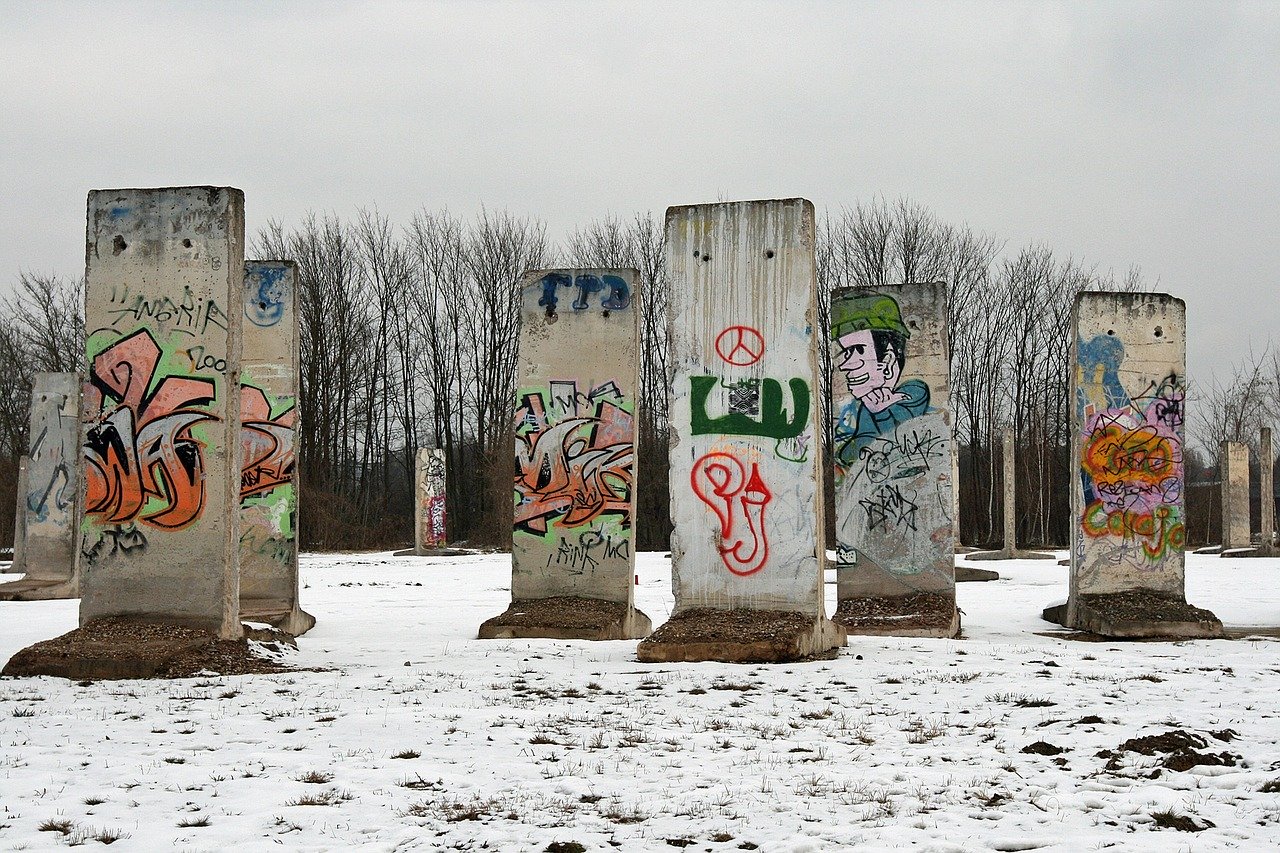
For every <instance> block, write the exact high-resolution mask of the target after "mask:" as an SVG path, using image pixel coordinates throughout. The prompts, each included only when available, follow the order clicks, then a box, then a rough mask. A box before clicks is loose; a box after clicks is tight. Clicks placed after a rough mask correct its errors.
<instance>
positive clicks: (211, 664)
mask: <svg viewBox="0 0 1280 853" xmlns="http://www.w3.org/2000/svg"><path fill="white" fill-rule="evenodd" d="M250 639H253V640H257V641H258V642H261V643H263V645H264V646H266V647H267V648H268V649H272V647H273V646H274V648H275V650H282V647H283V646H285V645H289V646H294V645H295V643H294V640H293V638H292V637H290V636H289V635H288V634H284V633H282V632H279V631H275V630H272V629H262V628H246V629H245V638H244V639H241V640H220V639H218V638H217V636H215V635H214V634H212V633H210V632H208V631H203V630H200V629H197V628H187V627H183V626H181V625H165V624H160V623H154V622H132V621H128V620H125V619H100V620H97V621H95V622H90V623H89V624H88V625H86V626H84V627H83V628H77V629H75V630H74V631H70V632H68V633H66V634H63V635H62V636H61V637H55V638H54V639H52V640H45V641H44V642H41V643H36V644H35V645H33V646H28V647H27V648H25V649H23V650H22V651H20V652H18V653H17V654H16V655H14V656H13V657H12V658H11V659H10V660H9V662H8V663H7V664H5V667H4V669H3V670H2V671H0V674H2V675H14V676H31V675H53V676H58V677H61V678H72V679H94V678H104V679H115V678H189V677H191V676H193V675H196V674H197V673H201V672H216V673H219V674H221V675H251V674H262V673H275V672H288V671H289V670H290V669H292V668H291V667H289V666H286V665H285V664H283V663H281V662H279V661H277V660H272V659H270V658H267V657H264V656H262V655H261V654H259V653H258V651H257V650H255V649H254V647H252V646H250V645H249V640H250Z"/></svg>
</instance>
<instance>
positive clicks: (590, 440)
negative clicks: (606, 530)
mask: <svg viewBox="0 0 1280 853" xmlns="http://www.w3.org/2000/svg"><path fill="white" fill-rule="evenodd" d="M550 385H551V386H552V387H554V388H556V389H557V392H556V393H557V394H558V395H559V396H558V397H557V396H554V395H553V397H552V399H553V401H555V400H557V399H559V400H562V401H566V403H568V402H571V403H572V405H571V406H570V405H563V406H555V405H553V407H552V409H551V410H548V409H547V406H546V400H545V397H544V395H543V393H542V392H541V391H533V392H528V393H525V394H523V396H522V397H521V402H520V406H519V407H518V408H517V410H516V460H515V461H516V466H515V526H516V529H517V530H523V531H525V532H528V533H534V534H538V535H544V534H546V533H547V532H548V530H549V525H550V523H552V522H554V524H555V525H556V527H577V526H579V525H583V524H589V523H591V522H594V521H596V520H597V519H600V518H602V517H604V516H612V517H615V518H617V519H618V520H619V521H620V522H621V524H622V526H623V527H624V528H625V527H630V526H631V489H632V482H633V476H632V465H633V462H634V457H635V454H634V448H633V445H632V435H633V433H632V416H631V413H630V412H628V411H627V410H626V409H624V408H623V406H622V401H621V399H620V397H621V393H620V392H619V391H618V386H617V384H616V383H613V382H607V383H604V384H602V385H598V386H596V387H595V388H593V389H592V390H591V391H590V392H589V393H587V394H585V397H580V395H579V392H578V391H577V386H576V383H573V382H567V383H564V382H556V383H550ZM570 386H571V387H572V390H569V388H570ZM610 398H612V399H610ZM583 399H585V401H586V402H587V403H589V404H590V406H589V407H587V406H580V403H579V401H580V400H583ZM584 411H585V414H584V413H583V412H584Z"/></svg>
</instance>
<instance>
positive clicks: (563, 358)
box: [479, 269, 651, 639]
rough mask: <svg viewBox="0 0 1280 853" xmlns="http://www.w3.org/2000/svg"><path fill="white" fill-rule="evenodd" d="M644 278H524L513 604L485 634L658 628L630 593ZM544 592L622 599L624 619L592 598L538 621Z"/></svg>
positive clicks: (545, 273)
mask: <svg viewBox="0 0 1280 853" xmlns="http://www.w3.org/2000/svg"><path fill="white" fill-rule="evenodd" d="M638 280H639V273H637V272H636V271H635V270H631V269H561V270H539V271H537V272H532V273H529V274H527V275H526V276H525V277H524V278H523V279H522V280H521V282H520V298H521V308H520V323H521V326H520V355H519V361H518V365H517V371H516V375H517V380H516V381H517V386H516V387H517V390H516V405H515V428H516V439H515V458H516V467H515V492H514V500H515V510H514V519H513V522H514V523H513V529H512V537H511V598H512V606H511V608H509V609H508V610H507V612H506V613H504V614H502V615H499V616H496V617H494V618H492V619H490V620H488V621H487V622H485V623H484V624H483V625H482V626H481V627H480V632H479V636H480V638H481V639H489V638H496V637H504V636H523V637H554V638H561V639H563V638H565V637H566V636H573V637H578V638H581V639H639V638H640V637H644V636H647V635H648V633H649V631H650V628H651V623H650V621H649V618H648V617H647V616H645V615H644V614H643V613H640V612H639V611H637V610H635V592H634V590H635V580H634V579H635V524H634V520H635V502H636V464H635V440H636V436H635V415H636V391H637V388H638V386H639V373H638V370H639V358H638V353H637V347H638V345H639V310H640V304H641V303H640V300H639V298H637V294H636V288H637V286H638ZM540 599H596V600H599V601H605V602H614V603H616V604H618V605H620V606H621V615H620V616H618V615H617V614H615V613H614V611H613V610H607V611H606V609H602V608H598V607H593V606H591V605H590V604H589V603H587V604H582V605H580V606H577V607H574V608H544V609H543V610H541V611H538V612H544V613H546V614H547V618H548V619H550V620H552V621H551V622H550V623H549V624H531V623H532V622H533V620H530V619H528V618H524V617H523V616H522V613H524V612H525V611H527V610H528V609H529V603H530V602H534V601H537V600H540ZM592 613H594V614H597V618H594V619H590V618H588V614H592ZM588 623H589V624H588ZM516 625H518V626H519V628H520V631H521V633H519V634H518V635H513V634H510V633H509V631H511V630H514V627H515V626H516ZM614 630H616V631H617V634H616V635H613V634H611V632H612V631H614ZM574 631H577V632H578V633H573V632H574ZM566 632H569V633H568V634H566ZM604 634H609V636H602V635H604Z"/></svg>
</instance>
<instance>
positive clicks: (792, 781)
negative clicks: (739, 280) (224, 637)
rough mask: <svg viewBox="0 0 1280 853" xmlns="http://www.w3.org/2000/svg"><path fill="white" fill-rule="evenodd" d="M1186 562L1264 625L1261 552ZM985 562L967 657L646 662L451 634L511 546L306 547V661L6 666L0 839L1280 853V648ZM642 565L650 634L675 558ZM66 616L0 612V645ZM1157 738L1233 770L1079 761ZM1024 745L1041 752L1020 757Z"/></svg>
mask: <svg viewBox="0 0 1280 853" xmlns="http://www.w3.org/2000/svg"><path fill="white" fill-rule="evenodd" d="M1188 564H1189V565H1188V573H1187V574H1188V579H1187V587H1188V599H1189V600H1190V601H1191V602H1192V603H1193V604H1196V605H1199V606H1202V607H1208V608H1210V609H1212V610H1214V611H1215V612H1216V613H1217V614H1218V615H1219V616H1220V617H1221V618H1222V619H1223V621H1224V622H1226V623H1228V624H1229V625H1250V626H1267V625H1270V626H1275V625H1278V624H1280V588H1278V587H1280V560H1226V559H1220V558H1217V557H1212V556H1192V555H1189V556H1188ZM981 565H982V567H984V568H996V569H998V570H999V571H1000V572H1001V574H1002V575H1003V579H1002V580H1000V581H998V582H995V583H974V584H961V585H960V589H959V596H960V606H961V608H962V609H963V611H964V639H962V640H954V641H953V640H908V639H891V638H890V639H881V638H857V637H855V638H851V640H850V642H849V645H848V647H847V648H846V649H844V650H843V651H842V652H841V654H840V655H839V657H838V658H836V659H835V660H830V661H820V662H815V663H808V664H798V665H783V666H740V665H739V666H734V665H724V664H711V663H708V664H678V665H644V664H640V663H637V662H636V659H635V643H633V642H610V643H588V642H556V641H549V640H538V641H531V640H522V641H492V640H490V641H479V640H476V639H474V637H475V631H476V628H477V627H478V626H479V625H480V623H481V622H482V621H483V620H484V619H485V618H487V617H489V616H493V615H495V614H497V613H498V612H500V611H501V610H503V609H504V608H505V605H506V603H507V600H508V592H507V590H508V588H509V587H508V583H509V571H510V569H509V566H510V563H509V560H508V558H506V557H505V556H501V555H493V556H468V557H455V558H437V559H427V558H416V557H395V556H392V555H390V554H385V553H379V554H336V555H335V554H325V555H306V556H304V557H303V561H302V567H303V581H304V583H305V585H306V589H305V590H304V592H303V605H304V606H305V607H306V609H307V610H309V611H310V612H312V613H314V614H315V615H316V617H317V618H318V619H319V623H318V624H317V626H316V628H315V629H314V630H313V631H311V633H309V634H307V635H306V636H305V637H303V638H302V639H301V640H300V641H299V645H300V647H301V648H300V651H299V652H298V653H297V654H296V655H295V656H294V660H295V661H296V663H297V665H299V666H302V667H314V668H315V670H314V671H308V672H296V673H288V674H284V675H274V676H244V677H207V678H198V679H187V680H180V681H141V682H140V681H120V682H97V683H92V684H88V683H86V684H82V685H78V684H75V683H71V682H67V681H62V680H57V679H45V678H41V679H4V680H0V849H6V850H10V849H11V850H19V849H28V850H34V849H60V848H61V847H63V846H65V845H68V844H72V843H75V842H77V841H81V842H83V843H85V844H87V845H88V846H96V845H98V844H99V843H100V842H101V841H102V840H106V841H110V840H112V839H113V838H115V837H119V838H120V840H119V845H120V847H118V848H115V849H121V848H124V849H137V850H162V849H163V850H168V849H174V850H226V849H233V848H234V849H240V850H275V849H280V847H281V846H283V847H286V848H289V849H300V850H351V849H370V850H454V849H457V850H480V849H488V850H501V851H508V850H511V851H517V850H527V851H547V850H550V851H556V850H561V851H571V850H580V849H585V850H597V849H601V850H612V849H620V850H669V849H673V848H674V849H681V848H684V849H690V850H698V851H703V850H710V851H722V850H724V851H728V850H740V849H741V850H751V849H759V850H762V851H800V850H814V851H816V850H832V849H842V848H855V847H856V849H859V850H880V849H897V848H911V849H915V850H933V851H989V850H1001V851H1013V850H1045V851H1048V850H1058V851H1088V850H1101V849H1107V848H1111V849H1115V850H1125V851H1130V850H1149V851H1178V850H1186V851H1201V850H1223V849H1238V850H1246V851H1259V850H1274V849H1277V848H1280V793H1276V792H1275V791H1276V790H1277V789H1280V746H1278V745H1277V740H1278V739H1280V721H1278V719H1277V716H1276V713H1277V700H1278V699H1280V641H1278V640H1275V639H1270V638H1266V637H1257V638H1252V639H1243V640H1236V641H1200V642H1184V643H1164V642H1160V643H1121V642H1099V643H1089V642H1080V641H1075V640H1067V639H1064V638H1063V636H1062V635H1063V633H1064V632H1062V631H1061V630H1060V629H1057V628H1056V627H1055V626H1051V625H1049V624H1048V623H1045V622H1042V621H1041V620H1040V619H1039V613H1040V610H1041V608H1042V607H1043V606H1044V605H1046V604H1048V603H1051V602H1053V601H1055V600H1059V599H1062V598H1064V597H1065V595H1066V569H1065V568H1062V567H1059V566H1057V565H1055V564H1054V563H1053V562H1049V561H1039V562H1037V561H1019V562H1007V563H985V564H981ZM638 571H639V578H640V586H639V588H638V590H637V601H638V604H639V606H640V607H641V609H643V610H645V611H646V612H647V613H648V614H649V615H650V616H651V617H653V620H654V623H655V625H656V624H659V623H661V622H662V621H663V619H665V618H666V617H667V615H668V614H669V613H670V611H671V606H672V598H671V591H670V563H669V561H668V560H666V559H664V558H663V556H662V555H658V554H642V555H641V556H640V560H639V567H638ZM827 590H828V596H829V599H830V598H832V597H833V595H834V586H833V585H832V584H828V586H827ZM833 604H834V601H831V600H829V601H828V608H829V609H830V608H831V607H832V606H833ZM75 622H76V602H74V601H60V602H35V603H0V659H7V658H8V657H9V655H11V654H12V653H14V652H15V651H17V650H18V649H20V648H22V647H23V646H26V645H28V644H30V643H32V642H35V641H37V640H41V639H47V638H49V637H53V636H55V635H57V634H61V633H63V632H65V631H67V630H70V629H71V628H73V627H75ZM1092 719H1100V720H1101V721H1100V722H1087V720H1092ZM1169 729H1182V730H1185V731H1187V732H1192V733H1198V734H1202V735H1204V736H1205V737H1206V739H1207V746H1206V747H1205V749H1204V750H1203V751H1204V752H1213V753H1219V752H1230V753H1233V754H1236V755H1239V756H1241V758H1240V761H1239V762H1238V764H1237V766H1208V767H1206V766H1199V767H1193V768H1192V769H1191V770H1189V771H1185V772H1175V771H1172V770H1160V771H1159V773H1156V774H1153V770H1154V769H1155V768H1156V766H1157V763H1158V761H1159V760H1160V756H1159V755H1158V754H1157V755H1154V756H1151V757H1146V756H1142V755H1140V754H1137V753H1134V752H1124V753H1117V754H1118V756H1119V757H1118V758H1117V759H1116V760H1115V761H1112V762H1111V767H1110V769H1107V767H1106V765H1107V764H1108V759H1107V758H1106V757H1105V756H1104V757H1098V756H1097V753H1099V752H1100V751H1102V750H1112V751H1114V750H1116V749H1117V747H1118V746H1119V745H1120V744H1121V743H1123V742H1124V741H1126V740H1128V739H1130V738H1134V737H1137V736H1142V735H1150V734H1159V733H1163V732H1165V731H1166V730H1169ZM1224 730H1232V731H1234V732H1235V733H1237V735H1238V736H1236V737H1235V738H1234V739H1233V740H1231V741H1230V742H1224V741H1220V740H1217V739H1215V738H1214V737H1213V736H1212V735H1210V734H1209V733H1210V732H1219V733H1220V734H1221V733H1223V732H1224ZM1223 736H1224V737H1229V736H1230V734H1229V733H1227V734H1223ZM1041 741H1043V742H1045V743H1047V744H1050V745H1052V746H1054V747H1060V748H1062V749H1063V750H1064V751H1063V752H1062V753H1061V754H1059V755H1056V756H1051V755H1041V754H1028V753H1024V752H1023V751H1022V750H1023V748H1024V747H1026V746H1028V745H1030V744H1032V743H1036V742H1041ZM1042 749H1043V747H1042ZM1050 751H1051V750H1050ZM1153 775H1154V778H1151V777H1152V776H1153ZM1268 783H1270V784H1268ZM1264 787H1266V788H1268V790H1270V791H1272V792H1271V793H1268V792H1264V791H1262V790H1260V789H1262V788H1264ZM1160 813H1172V815H1177V816H1186V817H1189V818H1191V820H1192V822H1193V823H1195V824H1197V825H1201V826H1205V825H1207V824H1208V823H1212V824H1213V826H1212V827H1211V828H1206V829H1204V830H1203V831H1201V832H1197V833H1191V832H1181V831H1178V830H1175V829H1163V828H1160V827H1158V826H1157V825H1156V822H1155V820H1154V818H1153V815H1156V814H1160ZM1166 817H1168V815H1166ZM577 845H581V847H578V846H577Z"/></svg>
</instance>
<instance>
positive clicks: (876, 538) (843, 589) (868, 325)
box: [830, 284, 960, 637]
mask: <svg viewBox="0 0 1280 853" xmlns="http://www.w3.org/2000/svg"><path fill="white" fill-rule="evenodd" d="M830 340H831V367H832V377H831V407H830V412H831V419H832V439H833V445H832V446H833V454H834V459H833V460H832V462H833V466H834V471H835V475H834V480H833V482H834V484H835V507H836V585H837V597H838V601H839V604H838V605H837V608H836V612H835V615H834V616H833V617H832V618H833V619H834V620H835V621H836V622H838V623H839V624H841V625H844V626H845V628H847V629H848V630H849V633H856V634H885V635H896V636H917V637H954V636H956V635H957V634H958V633H959V631H960V616H959V613H958V612H957V611H956V587H955V526H954V523H953V514H954V512H955V507H954V504H953V491H952V484H951V473H952V456H953V445H952V441H951V410H950V383H949V379H948V376H949V369H948V354H947V291H946V285H945V284H902V285H896V286H889V287H883V288H880V289H878V290H867V289H863V288H844V289H840V290H837V291H836V292H835V293H834V294H832V297H831V338H830Z"/></svg>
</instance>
